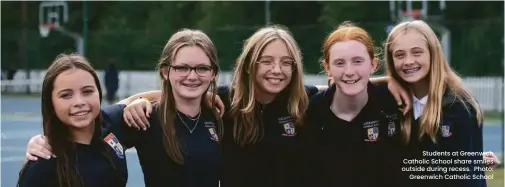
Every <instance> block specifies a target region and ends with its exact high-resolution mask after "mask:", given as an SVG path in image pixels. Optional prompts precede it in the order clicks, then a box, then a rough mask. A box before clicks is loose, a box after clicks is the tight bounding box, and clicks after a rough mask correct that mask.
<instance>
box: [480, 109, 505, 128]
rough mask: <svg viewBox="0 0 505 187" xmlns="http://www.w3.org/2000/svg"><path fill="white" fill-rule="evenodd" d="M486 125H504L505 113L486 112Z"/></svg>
mask: <svg viewBox="0 0 505 187" xmlns="http://www.w3.org/2000/svg"><path fill="white" fill-rule="evenodd" d="M484 123H486V124H494V125H497V124H502V123H503V112H498V111H484Z"/></svg>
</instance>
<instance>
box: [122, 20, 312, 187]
mask: <svg viewBox="0 0 505 187" xmlns="http://www.w3.org/2000/svg"><path fill="white" fill-rule="evenodd" d="M302 69H303V68H302V57H301V54H300V51H299V47H298V45H297V43H296V42H295V40H294V38H293V37H292V35H291V34H290V33H289V32H288V31H287V29H284V28H281V27H278V26H270V27H265V28H262V29H260V30H258V31H257V32H256V33H254V34H253V35H252V36H251V37H249V38H248V39H247V40H246V41H245V43H244V46H243V50H242V53H241V55H240V56H239V57H238V59H237V62H236V66H235V69H234V73H233V80H232V82H231V84H230V86H221V87H219V89H218V95H219V97H220V98H224V99H223V101H224V103H225V106H226V107H225V109H226V111H225V115H224V117H223V122H224V124H226V125H224V132H225V133H224V136H223V140H222V142H221V143H222V151H223V169H224V170H223V171H224V176H223V181H222V185H223V186H245V187H248V186H251V187H252V186H266V187H282V186H305V185H306V184H304V182H305V181H303V179H305V176H304V175H303V172H302V170H303V165H302V164H301V162H302V160H301V159H302V155H303V154H301V153H300V149H299V148H300V147H299V146H300V139H299V138H298V136H299V133H300V128H301V127H302V121H303V120H304V117H305V116H304V114H305V110H306V109H307V106H308V98H309V96H311V95H313V94H314V93H316V92H317V91H318V89H317V88H316V87H314V86H304V85H303V70H302ZM143 95H144V96H146V95H147V96H148V97H150V98H156V97H158V95H159V93H156V92H148V93H144V94H143ZM136 104H139V105H141V108H144V107H147V108H150V106H149V105H148V104H147V106H146V103H145V102H143V101H142V100H140V99H139V100H137V101H134V102H133V103H132V105H133V106H135V105H136ZM129 113H132V114H129ZM125 114H128V115H138V116H141V115H144V112H143V111H142V112H140V113H138V112H136V111H135V112H128V113H125ZM127 118H128V119H131V117H129V116H128V117H127ZM130 122H134V120H130ZM307 185H309V186H310V184H307Z"/></svg>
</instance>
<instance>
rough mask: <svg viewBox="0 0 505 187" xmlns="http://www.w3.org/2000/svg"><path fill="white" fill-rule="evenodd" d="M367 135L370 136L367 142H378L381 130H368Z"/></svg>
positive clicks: (376, 128) (374, 128)
mask: <svg viewBox="0 0 505 187" xmlns="http://www.w3.org/2000/svg"><path fill="white" fill-rule="evenodd" d="M367 135H368V139H366V140H365V141H367V142H375V141H377V139H379V128H378V127H372V128H368V129H367Z"/></svg>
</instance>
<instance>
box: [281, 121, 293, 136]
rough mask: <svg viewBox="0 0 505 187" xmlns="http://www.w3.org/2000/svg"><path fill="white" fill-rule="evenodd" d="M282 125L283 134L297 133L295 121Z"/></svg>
mask: <svg viewBox="0 0 505 187" xmlns="http://www.w3.org/2000/svg"><path fill="white" fill-rule="evenodd" d="M282 126H283V127H284V133H283V134H282V136H295V135H296V130H295V124H294V123H293V122H288V123H284V124H283V125H282Z"/></svg>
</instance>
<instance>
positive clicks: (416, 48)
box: [391, 30, 431, 84]
mask: <svg viewBox="0 0 505 187" xmlns="http://www.w3.org/2000/svg"><path fill="white" fill-rule="evenodd" d="M391 51H392V53H391V54H392V57H393V62H394V68H395V70H396V72H397V73H398V75H399V76H400V77H401V78H402V79H403V80H404V81H405V82H407V83H409V84H416V83H419V82H427V77H428V73H429V72H430V59H431V56H430V51H429V49H428V44H427V42H426V39H425V38H424V37H423V35H422V34H421V33H419V32H417V31H415V30H408V31H407V32H405V33H401V34H399V35H398V36H397V37H396V38H395V40H394V42H393V43H392V44H391Z"/></svg>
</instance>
